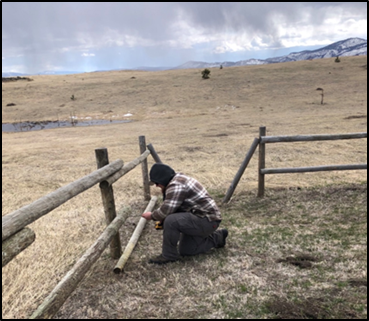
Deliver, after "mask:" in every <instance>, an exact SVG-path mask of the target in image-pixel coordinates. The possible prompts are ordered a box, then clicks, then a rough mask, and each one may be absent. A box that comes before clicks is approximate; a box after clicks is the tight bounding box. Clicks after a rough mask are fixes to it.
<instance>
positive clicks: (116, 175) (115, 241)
mask: <svg viewBox="0 0 369 321" xmlns="http://www.w3.org/2000/svg"><path fill="white" fill-rule="evenodd" d="M139 146H140V153H141V155H140V156H139V157H138V158H136V159H135V160H133V161H131V162H129V163H127V164H126V165H124V163H123V161H122V160H121V159H118V160H116V161H114V162H112V163H109V158H108V151H107V149H106V148H99V149H95V156H96V163H97V168H98V169H97V170H96V171H94V172H92V173H90V174H89V175H87V176H84V177H82V178H80V179H78V180H76V181H74V182H72V183H70V184H68V185H66V186H63V187H61V188H59V189H57V190H55V191H54V192H52V193H50V194H47V195H46V196H44V197H42V198H40V199H38V200H36V201H35V202H33V203H31V204H29V205H26V206H24V207H22V208H20V209H18V210H16V211H14V212H12V213H9V214H7V215H5V216H3V217H2V266H3V267H4V266H5V265H6V264H8V263H9V262H10V261H11V260H12V259H13V258H14V257H16V256H17V255H18V254H19V253H20V252H22V251H23V250H25V249H26V248H27V247H28V246H29V245H31V244H32V243H33V242H34V240H35V233H34V231H32V230H31V229H30V228H29V227H27V225H29V224H31V223H32V222H34V221H36V220H37V219H39V218H41V217H42V216H44V215H45V214H47V213H49V212H51V211H52V210H53V209H55V208H57V207H58V206H60V205H62V204H63V203H65V202H66V201H68V200H70V199H72V198H73V197H75V196H77V195H78V194H80V193H82V192H84V191H86V190H88V189H90V188H91V187H93V186H94V185H96V184H98V183H99V187H100V191H101V197H102V203H103V207H104V213H105V219H106V224H107V227H106V229H105V230H104V231H103V233H102V234H101V235H100V237H99V238H98V239H97V241H96V242H95V243H94V244H93V245H92V246H91V247H90V248H89V249H88V250H87V251H86V252H85V254H84V255H83V256H82V257H81V258H80V259H79V260H78V261H77V263H76V264H75V265H74V266H73V268H72V269H71V270H70V271H69V272H68V273H67V274H66V275H65V276H64V278H63V279H62V280H61V281H60V282H59V283H58V284H57V286H56V287H55V288H54V290H53V291H52V292H51V293H50V294H49V295H48V297H47V298H46V299H45V300H44V302H43V303H42V304H41V305H40V306H39V307H38V308H37V309H36V311H35V312H34V313H33V314H32V315H31V316H30V318H31V319H50V318H52V317H53V316H54V315H55V314H56V313H57V312H58V311H59V309H60V307H61V306H62V305H63V304H64V302H65V301H66V299H67V298H68V297H69V296H70V295H71V293H72V292H73V291H74V290H75V289H76V287H77V286H78V284H79V282H80V281H81V280H82V279H83V277H84V276H85V274H86V273H87V272H88V270H89V269H90V268H91V267H92V265H93V264H94V263H95V262H96V261H97V259H98V258H99V257H100V256H101V254H102V253H103V252H104V250H105V249H106V248H107V247H108V246H109V245H110V255H111V257H112V258H113V259H118V258H120V257H121V255H122V247H121V243H120V235H119V228H120V227H121V226H122V225H123V223H124V222H125V220H126V219H127V216H128V213H125V212H123V213H121V214H118V215H117V213H116V207H115V201H114V193H113V188H112V185H113V183H115V182H116V181H117V180H118V179H120V178H121V177H123V176H124V175H125V174H127V173H128V172H129V171H131V170H132V169H134V168H135V167H136V166H137V165H139V164H141V169H142V179H143V191H144V195H143V196H144V198H145V200H150V199H151V201H150V202H149V205H148V206H147V208H146V210H145V211H152V209H153V207H154V205H155V203H156V200H157V198H156V197H152V198H151V196H150V184H149V175H148V165H147V157H148V156H149V155H150V154H151V155H152V157H153V158H154V160H155V161H156V162H161V160H160V158H159V156H158V155H157V153H156V152H155V149H154V147H153V146H152V145H151V144H149V145H147V146H146V142H145V136H139ZM141 225H142V224H141ZM139 232H140V231H139ZM138 236H139V235H137V233H136V235H135V240H134V241H137V238H138ZM133 246H134V245H131V244H130V248H131V249H133ZM125 252H126V251H125ZM123 254H125V253H123ZM122 267H123V264H120V265H119V268H120V269H118V270H117V269H115V270H114V272H116V273H117V271H118V272H120V271H121V270H122Z"/></svg>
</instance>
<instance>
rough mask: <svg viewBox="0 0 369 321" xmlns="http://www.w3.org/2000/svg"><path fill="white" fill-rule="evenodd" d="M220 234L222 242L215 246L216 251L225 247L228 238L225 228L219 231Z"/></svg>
mask: <svg viewBox="0 0 369 321" xmlns="http://www.w3.org/2000/svg"><path fill="white" fill-rule="evenodd" d="M220 232H222V236H223V242H222V243H220V244H219V245H218V246H217V249H219V248H222V247H225V245H226V238H227V236H228V230H227V229H226V228H223V229H221V230H220Z"/></svg>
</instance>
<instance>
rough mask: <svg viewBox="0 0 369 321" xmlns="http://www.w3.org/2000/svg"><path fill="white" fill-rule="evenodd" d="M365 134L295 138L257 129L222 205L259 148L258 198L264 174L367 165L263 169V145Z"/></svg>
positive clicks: (352, 136)
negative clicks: (255, 135) (267, 134)
mask: <svg viewBox="0 0 369 321" xmlns="http://www.w3.org/2000/svg"><path fill="white" fill-rule="evenodd" d="M367 136H368V134H367V133H350V134H333V135H328V134H327V135H295V136H266V127H265V126H262V127H259V138H255V139H254V142H253V144H252V146H251V148H250V150H249V151H248V153H247V155H246V158H245V160H244V161H243V163H242V164H241V166H240V168H239V170H238V172H237V174H236V176H235V178H234V179H233V181H232V183H231V185H230V187H229V188H228V190H227V193H226V195H225V197H224V199H223V202H222V203H223V204H224V203H227V202H229V200H230V199H231V197H232V195H233V193H234V191H235V189H236V186H237V184H238V182H239V180H240V178H241V176H242V175H243V173H244V171H245V170H246V167H247V165H248V163H249V161H250V159H251V157H252V156H253V154H254V152H255V149H256V147H257V146H259V165H258V167H259V168H258V197H262V196H264V191H265V175H266V174H284V173H303V172H321V171H337V170H359V169H367V164H345V165H324V166H309V167H292V168H265V154H266V149H265V145H266V144H268V143H290V142H307V141H322V140H341V139H358V138H367Z"/></svg>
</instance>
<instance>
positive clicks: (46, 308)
mask: <svg viewBox="0 0 369 321" xmlns="http://www.w3.org/2000/svg"><path fill="white" fill-rule="evenodd" d="M366 137H367V133H352V134H337V135H305V136H301V135H298V136H266V127H260V128H259V137H258V138H255V139H254V141H253V143H252V145H251V147H250V149H249V151H248V152H247V154H246V157H245V159H244V161H243V162H242V164H241V166H240V168H239V170H238V172H237V174H236V176H235V178H234V180H233V182H232V184H231V186H230V187H229V189H228V191H227V193H226V195H225V197H224V199H223V203H226V202H228V201H229V200H230V198H231V197H232V195H233V193H234V191H235V189H236V186H237V184H238V182H239V180H240V179H241V177H242V175H243V173H244V171H245V170H246V167H247V165H248V163H249V162H250V160H251V158H252V156H253V155H254V153H255V151H256V148H257V147H259V165H258V196H259V197H262V196H264V190H265V175H267V174H282V173H301V172H317V171H332V170H358V169H367V164H346V165H328V166H317V167H297V168H265V154H266V150H265V145H266V144H269V143H281V142H299V141H306V142H307V141H319V140H340V139H358V138H366ZM139 146H140V152H141V155H140V156H139V157H138V158H136V159H135V160H133V161H131V162H129V163H128V164H126V165H124V163H123V161H122V160H121V159H118V160H116V161H114V162H112V163H109V158H108V151H107V149H106V148H99V149H96V150H95V156H96V162H97V168H98V169H97V170H96V171H94V172H92V173H91V174H89V175H87V176H84V177H82V178H80V179H78V180H76V181H74V182H72V183H70V184H68V185H66V186H64V187H61V188H59V189H57V190H56V191H54V192H52V193H50V194H48V195H46V196H44V197H42V198H40V199H38V200H37V201H35V202H33V203H31V204H29V205H26V206H24V207H22V208H20V209H18V210H16V211H14V212H12V213H10V214H7V215H5V216H3V217H2V266H3V267H4V266H5V265H6V264H8V263H9V262H10V261H11V260H12V259H13V258H14V257H16V256H17V255H18V254H19V253H20V252H22V251H23V250H24V249H26V248H27V247H28V246H29V245H30V244H32V243H33V242H34V240H35V233H34V232H33V231H32V230H31V229H30V228H28V227H27V225H29V224H31V223H32V222H34V221H36V220H37V219H39V218H41V217H42V216H44V215H45V214H47V213H49V212H51V211H52V210H53V209H55V208H57V207H58V206H60V205H62V204H63V203H65V202H66V201H68V200H70V199H72V198H73V197H75V196H77V195H78V194H80V193H82V192H84V191H86V190H88V189H89V188H91V187H92V186H94V185H96V184H98V183H99V186H100V191H101V197H102V203H103V207H104V213H105V218H106V224H107V228H106V229H105V230H104V231H103V233H102V234H101V236H100V237H99V238H98V240H97V241H96V242H95V243H94V244H93V245H92V246H91V247H90V248H89V249H88V250H87V251H86V252H85V254H84V255H83V256H82V257H81V258H80V259H79V260H78V261H77V263H76V264H75V265H74V267H73V268H72V270H70V271H69V272H68V273H67V274H66V275H65V277H64V278H63V279H62V280H61V281H60V282H59V283H58V285H57V286H56V287H55V288H54V290H53V291H52V292H51V293H50V294H49V296H48V297H47V298H46V299H45V301H44V302H43V303H42V304H41V305H40V306H39V307H38V308H37V310H36V311H35V312H34V313H33V314H32V315H31V317H30V318H31V319H46V318H52V317H53V316H54V315H55V314H56V313H57V312H58V310H59V309H60V307H61V306H62V305H63V304H64V302H65V301H66V299H67V298H68V297H69V296H70V295H71V293H72V292H73V291H74V290H75V289H76V287H77V286H78V284H79V282H80V281H81V280H82V279H83V277H84V276H85V274H86V273H87V272H88V270H89V269H90V268H91V266H92V265H93V264H94V263H95V262H96V261H97V259H98V258H99V257H100V256H101V254H102V253H103V251H104V250H105V249H106V248H107V247H108V246H109V245H110V255H111V257H112V258H114V259H118V258H121V259H120V260H119V262H118V264H117V266H116V268H115V269H114V272H115V273H119V272H121V271H122V268H123V266H124V264H125V262H126V260H127V257H128V256H129V254H130V252H131V251H132V249H133V247H134V245H135V243H136V242H137V238H138V236H139V235H138V234H139V233H140V231H142V229H143V227H144V223H145V222H144V221H142V220H140V222H139V226H138V227H139V230H140V231H138V234H137V233H136V231H135V233H134V235H133V236H132V238H131V240H130V242H129V244H128V245H127V247H128V248H126V250H127V253H126V251H125V252H124V253H123V255H122V247H121V243H120V235H119V228H120V227H121V226H122V225H123V223H124V222H125V220H126V219H127V213H122V214H118V215H117V213H116V208H115V201H114V193H113V188H112V185H113V183H115V182H116V181H117V180H118V179H120V178H121V177H123V176H124V175H125V174H126V173H128V172H129V171H131V170H132V169H134V168H135V167H136V166H137V165H139V164H141V169H142V179H143V192H144V193H143V194H144V195H143V196H144V199H145V200H147V201H149V200H150V199H151V201H150V203H149V205H148V207H147V209H146V211H151V209H152V207H153V206H154V205H155V202H156V198H151V196H150V185H149V175H148V166H147V157H148V156H149V155H150V154H151V156H152V157H153V159H154V161H155V162H157V163H161V160H160V158H159V156H158V154H157V153H156V151H155V149H154V147H153V146H152V145H151V144H149V145H146V142H145V136H139ZM141 221H142V222H141Z"/></svg>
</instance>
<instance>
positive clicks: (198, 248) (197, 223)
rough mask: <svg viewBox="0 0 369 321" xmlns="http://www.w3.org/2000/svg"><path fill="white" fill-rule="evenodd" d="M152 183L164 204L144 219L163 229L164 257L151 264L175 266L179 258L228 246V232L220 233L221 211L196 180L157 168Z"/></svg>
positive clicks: (165, 166) (164, 168) (161, 256)
mask: <svg viewBox="0 0 369 321" xmlns="http://www.w3.org/2000/svg"><path fill="white" fill-rule="evenodd" d="M150 181H151V182H152V183H153V184H155V185H156V186H157V187H159V188H160V189H161V190H162V192H163V204H162V205H161V206H160V207H159V208H158V209H157V210H155V211H153V212H146V213H143V214H142V217H144V218H145V219H147V220H154V221H161V222H162V223H163V225H164V231H163V246H162V254H161V255H159V256H157V257H155V258H152V259H150V261H149V262H150V263H156V264H165V263H168V262H174V261H177V260H178V259H179V258H180V255H182V256H190V255H196V254H200V253H205V252H207V251H209V250H210V249H212V248H221V247H224V246H225V244H226V238H227V236H228V231H227V230H226V229H220V230H218V227H219V224H220V222H221V220H222V217H221V214H220V211H219V208H218V206H217V205H216V203H215V201H214V200H213V199H212V198H211V197H210V195H209V193H208V192H207V191H206V189H205V188H204V187H203V186H202V185H201V184H200V183H199V182H198V181H197V180H196V179H194V178H192V177H189V176H186V175H184V174H182V173H176V172H175V171H174V170H173V169H172V168H171V167H170V166H168V165H165V164H154V165H153V166H152V168H151V170H150ZM178 241H179V247H178V249H177V244H178ZM178 250H179V251H178Z"/></svg>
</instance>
